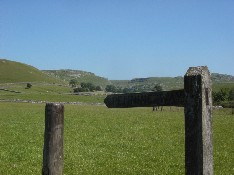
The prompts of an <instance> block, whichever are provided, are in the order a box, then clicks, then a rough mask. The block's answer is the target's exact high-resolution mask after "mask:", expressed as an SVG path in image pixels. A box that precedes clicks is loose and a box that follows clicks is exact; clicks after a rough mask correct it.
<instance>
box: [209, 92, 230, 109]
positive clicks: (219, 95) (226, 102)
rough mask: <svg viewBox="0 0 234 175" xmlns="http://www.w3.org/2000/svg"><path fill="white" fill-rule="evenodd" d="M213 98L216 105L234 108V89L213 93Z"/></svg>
mask: <svg viewBox="0 0 234 175" xmlns="http://www.w3.org/2000/svg"><path fill="white" fill-rule="evenodd" d="M212 97H213V104H214V105H221V106H223V107H233V106H234V88H221V89H220V90H219V91H213V92H212Z"/></svg>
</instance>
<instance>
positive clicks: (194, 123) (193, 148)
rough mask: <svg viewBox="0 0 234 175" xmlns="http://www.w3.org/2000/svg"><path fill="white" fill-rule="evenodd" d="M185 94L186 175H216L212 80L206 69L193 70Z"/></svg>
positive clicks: (189, 74) (190, 69) (186, 81)
mask: <svg viewBox="0 0 234 175" xmlns="http://www.w3.org/2000/svg"><path fill="white" fill-rule="evenodd" d="M184 90H185V103H184V104H185V108H184V113H185V174H187V175H191V174H194V175H200V174H204V175H211V174H213V146H212V132H211V118H212V116H211V110H212V95H211V80H210V73H209V71H208V68H207V67H206V66H202V67H192V68H189V70H188V71H187V73H186V74H185V76H184Z"/></svg>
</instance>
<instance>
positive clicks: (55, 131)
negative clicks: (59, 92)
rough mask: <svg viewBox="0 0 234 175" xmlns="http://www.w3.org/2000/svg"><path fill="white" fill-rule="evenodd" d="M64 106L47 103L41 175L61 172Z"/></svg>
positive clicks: (59, 174)
mask: <svg viewBox="0 0 234 175" xmlns="http://www.w3.org/2000/svg"><path fill="white" fill-rule="evenodd" d="M63 131H64V106H63V105H62V104H56V103H47V104H46V107H45V133H44V149H43V168H42V175H62V174H63Z"/></svg>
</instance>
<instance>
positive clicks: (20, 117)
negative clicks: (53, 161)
mask: <svg viewBox="0 0 234 175" xmlns="http://www.w3.org/2000/svg"><path fill="white" fill-rule="evenodd" d="M0 110H1V113H0V126H1V127H0V133H1V139H0V174H19V175H20V174H24V175H31V174H40V173H41V165H42V152H43V151H42V149H43V134H44V130H43V129H44V115H45V114H44V105H41V104H22V103H17V104H16V103H0ZM229 112H230V111H229ZM213 115H214V118H213V143H214V170H215V171H214V172H215V174H234V169H233V164H234V152H233V145H234V139H233V132H234V125H233V124H234V118H233V116H232V115H229V114H228V113H227V110H226V109H224V110H221V111H214V114H213ZM64 123H65V129H64V136H65V138H64V157H65V158H64V174H88V175H92V174H102V175H105V174H108V175H109V174H184V118H183V109H179V110H178V109H177V108H175V109H174V111H172V112H170V111H163V112H152V111H151V108H131V109H107V108H105V107H95V108H94V107H92V106H73V105H65V122H64Z"/></svg>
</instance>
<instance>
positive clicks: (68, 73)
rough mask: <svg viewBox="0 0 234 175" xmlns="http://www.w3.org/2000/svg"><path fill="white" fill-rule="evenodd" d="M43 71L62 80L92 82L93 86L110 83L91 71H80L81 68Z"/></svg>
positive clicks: (104, 85)
mask: <svg viewBox="0 0 234 175" xmlns="http://www.w3.org/2000/svg"><path fill="white" fill-rule="evenodd" d="M43 72H44V73H46V74H48V75H49V76H54V77H56V78H60V79H61V80H63V81H67V82H69V81H70V80H71V79H76V80H77V82H78V83H92V84H94V85H95V86H101V87H102V88H105V87H106V85H108V84H111V82H110V81H109V80H108V79H107V78H104V77H100V76H97V75H95V74H94V73H91V72H86V71H81V70H71V69H61V70H43Z"/></svg>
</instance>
